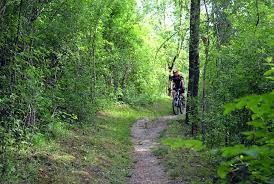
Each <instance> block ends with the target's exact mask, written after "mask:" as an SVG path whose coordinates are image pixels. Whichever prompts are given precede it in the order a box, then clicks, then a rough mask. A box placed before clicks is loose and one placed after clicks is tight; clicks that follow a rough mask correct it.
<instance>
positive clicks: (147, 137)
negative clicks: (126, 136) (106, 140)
mask: <svg viewBox="0 0 274 184" xmlns="http://www.w3.org/2000/svg"><path fill="white" fill-rule="evenodd" d="M176 118H177V117H176V116H164V117H161V118H159V119H158V120H156V121H155V122H150V121H149V120H148V119H143V120H139V121H137V122H136V123H135V124H134V125H133V127H132V130H131V134H132V137H133V138H132V141H133V144H134V162H135V166H134V169H133V174H132V176H131V178H130V181H129V183H130V184H171V183H174V182H172V181H170V180H169V179H168V177H167V174H166V173H165V171H164V168H163V167H162V166H161V165H160V164H159V160H158V159H157V158H156V157H155V156H154V155H153V153H152V150H151V149H152V148H153V147H155V146H156V145H157V142H156V141H157V138H158V137H159V134H160V132H161V131H163V130H164V129H165V128H166V122H167V121H168V120H172V119H176Z"/></svg>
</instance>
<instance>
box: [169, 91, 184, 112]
mask: <svg viewBox="0 0 274 184" xmlns="http://www.w3.org/2000/svg"><path fill="white" fill-rule="evenodd" d="M184 108H185V99H184V95H183V94H181V95H180V89H179V90H176V93H175V95H174V97H173V100H172V109H173V113H174V114H175V115H179V114H183V112H184Z"/></svg>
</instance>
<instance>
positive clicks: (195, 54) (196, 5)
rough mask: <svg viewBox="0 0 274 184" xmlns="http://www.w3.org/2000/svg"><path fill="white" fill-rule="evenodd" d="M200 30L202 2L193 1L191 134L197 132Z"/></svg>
mask: <svg viewBox="0 0 274 184" xmlns="http://www.w3.org/2000/svg"><path fill="white" fill-rule="evenodd" d="M199 29H200V0H191V8H190V42H189V83H188V92H187V107H186V108H187V114H186V123H190V122H191V133H192V135H194V132H195V131H196V130H197V118H198V117H197V116H198V109H197V108H198V106H197V102H196V97H197V96H198V84H199V76H200V71H199Z"/></svg>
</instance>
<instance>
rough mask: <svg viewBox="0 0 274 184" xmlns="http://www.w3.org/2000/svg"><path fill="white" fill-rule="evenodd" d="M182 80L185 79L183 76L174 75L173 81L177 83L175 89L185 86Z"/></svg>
mask: <svg viewBox="0 0 274 184" xmlns="http://www.w3.org/2000/svg"><path fill="white" fill-rule="evenodd" d="M182 80H183V77H182V76H180V75H178V76H175V75H173V76H172V81H173V83H174V85H175V89H176V90H177V89H182V88H183V86H182V83H181V81H182Z"/></svg>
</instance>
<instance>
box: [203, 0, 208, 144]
mask: <svg viewBox="0 0 274 184" xmlns="http://www.w3.org/2000/svg"><path fill="white" fill-rule="evenodd" d="M204 5H205V10H206V17H207V25H206V39H205V66H204V71H203V91H202V117H201V125H202V139H203V142H205V131H206V130H205V124H204V121H205V120H204V113H205V101H206V94H205V88H206V69H207V65H208V57H209V55H208V53H209V44H210V39H209V21H210V20H209V14H208V8H207V5H206V1H205V0H204Z"/></svg>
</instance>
